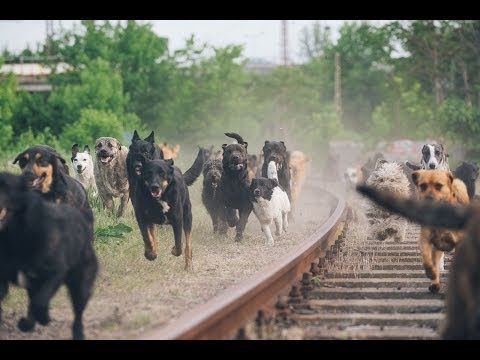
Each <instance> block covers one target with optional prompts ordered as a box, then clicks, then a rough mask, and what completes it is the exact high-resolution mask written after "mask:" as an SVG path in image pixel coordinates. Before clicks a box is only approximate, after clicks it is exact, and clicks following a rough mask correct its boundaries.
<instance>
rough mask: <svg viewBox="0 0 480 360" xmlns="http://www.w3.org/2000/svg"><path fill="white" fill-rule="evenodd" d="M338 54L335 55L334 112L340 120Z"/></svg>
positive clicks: (340, 97)
mask: <svg viewBox="0 0 480 360" xmlns="http://www.w3.org/2000/svg"><path fill="white" fill-rule="evenodd" d="M340 75H341V66H340V53H338V52H337V53H335V111H336V113H337V116H338V118H339V119H340V121H341V120H342V113H343V111H342V85H341V76H340Z"/></svg>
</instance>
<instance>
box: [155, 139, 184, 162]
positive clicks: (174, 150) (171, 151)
mask: <svg viewBox="0 0 480 360" xmlns="http://www.w3.org/2000/svg"><path fill="white" fill-rule="evenodd" d="M159 146H160V149H162V151H163V158H164V160H167V159H175V158H176V157H177V156H178V154H179V153H180V144H177V145H174V146H172V145H170V144H167V143H166V142H164V143H162V144H159Z"/></svg>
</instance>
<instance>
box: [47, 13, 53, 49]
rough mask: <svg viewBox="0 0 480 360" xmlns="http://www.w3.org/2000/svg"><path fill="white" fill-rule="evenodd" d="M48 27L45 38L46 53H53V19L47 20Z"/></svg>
mask: <svg viewBox="0 0 480 360" xmlns="http://www.w3.org/2000/svg"><path fill="white" fill-rule="evenodd" d="M45 27H46V39H45V53H46V55H47V56H48V55H51V54H50V51H51V46H50V45H51V41H52V37H53V20H45Z"/></svg>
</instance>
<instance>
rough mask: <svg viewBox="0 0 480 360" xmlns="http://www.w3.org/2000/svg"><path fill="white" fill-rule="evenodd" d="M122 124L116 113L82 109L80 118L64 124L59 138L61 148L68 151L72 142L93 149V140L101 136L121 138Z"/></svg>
mask: <svg viewBox="0 0 480 360" xmlns="http://www.w3.org/2000/svg"><path fill="white" fill-rule="evenodd" d="M122 135H123V126H122V122H121V120H120V119H119V118H118V117H117V115H115V114H113V113H112V112H109V111H101V110H95V109H88V108H86V109H82V110H81V111H80V119H79V120H78V121H76V122H74V123H72V124H68V125H66V126H65V128H64V130H63V133H62V135H61V136H60V139H61V146H62V148H63V149H65V150H67V151H69V150H70V149H71V148H72V145H73V144H74V143H77V144H78V145H79V146H80V147H81V148H83V146H84V145H89V146H90V148H91V149H92V151H93V145H94V143H95V140H96V139H98V138H99V137H102V136H109V137H114V138H117V139H123V137H122Z"/></svg>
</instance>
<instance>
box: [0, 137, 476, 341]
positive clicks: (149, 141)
mask: <svg viewBox="0 0 480 360" xmlns="http://www.w3.org/2000/svg"><path fill="white" fill-rule="evenodd" d="M225 135H226V136H227V137H228V138H230V139H233V141H232V142H231V143H229V144H227V143H225V144H223V145H222V146H221V150H216V149H215V146H211V147H210V148H202V147H200V148H199V150H198V153H197V155H196V157H195V159H194V161H193V163H192V165H191V166H190V167H189V168H188V169H187V170H186V171H185V172H182V170H181V169H180V168H179V167H178V166H176V165H175V163H174V161H175V160H174V159H175V158H177V156H178V155H179V151H180V146H179V145H176V146H171V145H168V144H167V143H161V144H157V143H155V136H154V132H153V131H152V132H151V133H150V134H149V135H148V136H147V137H146V138H144V139H142V138H141V137H140V136H139V134H138V133H137V131H136V130H135V131H134V133H133V137H132V139H131V143H130V145H129V146H128V147H126V146H124V145H122V144H121V142H120V141H119V140H117V139H115V138H112V137H100V138H98V139H97V140H96V141H95V144H94V154H91V152H90V148H89V146H88V145H84V147H83V151H82V152H81V151H80V148H79V145H78V144H73V146H72V149H71V151H72V156H71V162H70V167H71V168H70V169H69V166H68V165H67V162H66V161H65V159H64V158H63V157H62V156H61V155H60V154H59V153H58V152H57V151H56V150H55V149H53V148H51V147H49V146H46V145H35V146H31V147H29V148H28V149H26V150H25V151H23V152H21V153H19V154H18V155H17V157H16V158H15V159H14V161H13V163H14V164H18V166H19V168H20V170H21V173H20V174H19V175H13V174H10V173H6V172H4V173H0V240H1V241H0V321H1V315H2V312H1V302H2V301H3V299H4V298H5V296H6V295H7V294H8V290H9V286H11V285H15V286H20V287H24V288H25V289H26V290H27V294H28V299H29V303H28V309H27V314H26V316H25V317H22V318H21V319H20V320H19V321H18V324H17V326H18V328H19V329H20V330H21V331H32V330H33V329H34V327H35V324H36V323H37V322H38V323H39V324H41V325H47V324H48V323H49V322H50V316H49V303H50V301H51V299H52V297H53V296H54V295H55V293H56V292H57V291H58V289H59V287H60V286H61V285H66V287H67V289H68V291H69V294H70V298H71V303H72V308H73V311H74V320H73V324H72V338H73V339H84V338H85V335H84V329H83V322H82V316H83V312H84V310H85V308H86V306H87V304H88V301H89V299H90V297H91V295H92V293H93V288H94V283H95V279H96V276H97V272H98V260H97V257H96V255H95V251H94V248H93V242H94V232H93V231H94V216H93V211H92V208H91V206H90V204H89V201H88V196H87V192H92V194H93V195H94V196H98V197H99V198H100V199H101V202H102V205H103V208H104V209H105V210H106V211H108V212H109V213H111V214H112V215H115V216H117V217H119V218H120V217H122V216H124V215H125V211H126V207H127V204H128V202H129V201H131V203H132V207H133V212H134V215H135V219H136V222H137V224H138V227H139V230H140V233H141V236H142V240H143V243H144V257H145V258H146V259H147V260H149V261H154V260H155V259H156V258H157V256H158V243H157V239H156V226H157V225H169V226H171V227H172V230H173V247H172V250H171V254H172V255H174V256H181V255H182V253H184V260H185V269H186V270H189V271H191V270H193V258H192V240H193V237H194V236H193V234H192V230H193V226H192V225H193V214H192V204H191V200H190V194H189V187H190V186H191V185H193V184H194V183H195V182H196V180H197V179H198V178H199V177H200V175H203V182H202V193H201V199H202V203H203V205H204V207H205V209H206V210H207V212H208V214H209V216H210V218H211V221H212V227H213V233H218V234H220V235H225V234H227V232H228V228H235V230H236V231H235V233H236V235H235V240H236V241H242V239H243V234H244V231H245V227H246V225H247V222H248V219H249V216H250V213H251V212H253V213H254V215H255V217H256V218H257V220H258V222H259V224H260V228H261V231H262V232H263V235H264V237H265V244H266V245H267V246H273V245H274V244H275V240H274V237H273V236H272V232H271V229H270V225H272V224H273V225H274V226H275V232H274V233H275V236H277V237H279V236H282V234H283V233H284V232H287V231H288V228H289V221H292V220H293V216H292V214H293V212H294V205H295V203H296V202H297V201H298V196H299V194H300V192H301V189H302V186H303V184H304V181H305V176H306V172H307V164H308V162H309V161H311V158H310V157H308V156H306V155H305V154H304V153H303V152H301V151H298V150H294V151H288V150H287V146H286V144H285V142H283V141H277V140H266V141H265V143H264V144H263V146H262V148H261V150H260V152H259V153H258V154H249V153H248V142H247V141H245V139H244V138H243V137H242V136H241V135H239V134H238V133H234V132H228V133H225ZM347 170H351V171H350V172H348V171H347V173H346V174H345V179H346V180H347V182H349V183H350V184H352V185H353V186H354V187H356V189H357V190H358V191H359V192H360V193H361V194H363V195H364V196H365V197H366V199H367V198H368V199H369V200H368V201H367V200H366V199H365V201H366V205H365V207H364V208H365V213H366V217H367V219H368V221H369V224H370V227H369V238H371V239H375V240H380V241H386V240H388V239H392V240H393V241H396V242H400V243H401V242H402V241H403V239H404V238H405V231H406V228H407V226H408V221H412V222H416V223H418V224H420V225H421V230H420V236H419V247H420V251H421V256H422V259H423V264H424V268H425V274H426V276H427V277H428V278H429V279H430V280H431V283H430V286H429V291H430V292H432V293H436V292H438V291H439V290H440V272H441V270H442V267H443V265H442V260H443V255H444V252H449V251H455V257H454V261H453V266H452V268H451V271H450V278H449V284H448V291H447V321H446V324H445V327H444V329H443V332H442V334H443V337H444V338H448V339H465V338H468V339H479V338H480V315H479V314H480V296H479V293H478V291H477V290H478V289H480V280H479V279H480V276H479V275H478V273H479V271H480V269H478V263H479V262H480V251H479V250H480V229H479V228H478V227H479V226H480V225H478V224H479V223H480V221H479V220H480V219H479V217H480V203H479V202H477V201H476V195H475V182H476V180H477V178H478V175H479V167H478V166H477V164H476V163H475V162H471V161H464V162H462V163H461V165H460V166H458V167H457V169H455V170H453V171H451V170H450V167H449V165H448V154H447V153H446V151H445V148H444V147H443V145H441V144H425V146H423V148H422V150H421V158H420V161H419V163H418V165H417V163H414V162H409V161H406V162H405V163H396V162H389V161H387V160H386V159H385V158H384V157H383V155H382V154H380V153H377V154H375V155H374V156H373V157H372V158H369V159H368V161H367V162H366V163H365V164H364V165H362V166H358V167H356V168H349V169H347ZM70 172H71V173H72V176H71V175H70ZM115 198H117V199H118V201H119V202H120V205H119V208H118V210H117V211H116V212H115V209H114V208H115V202H114V199H115Z"/></svg>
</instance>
